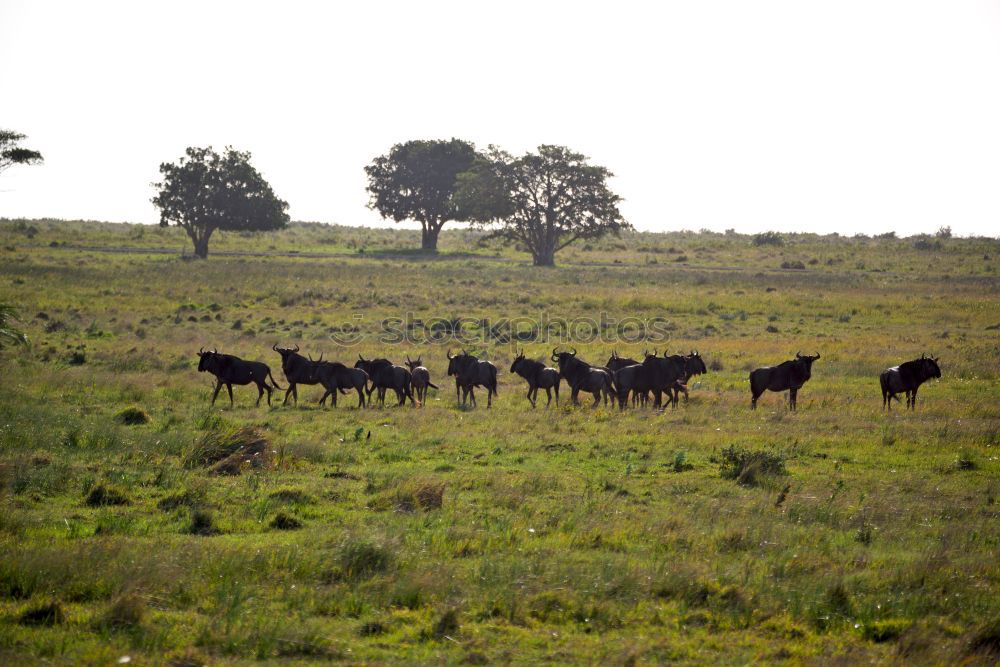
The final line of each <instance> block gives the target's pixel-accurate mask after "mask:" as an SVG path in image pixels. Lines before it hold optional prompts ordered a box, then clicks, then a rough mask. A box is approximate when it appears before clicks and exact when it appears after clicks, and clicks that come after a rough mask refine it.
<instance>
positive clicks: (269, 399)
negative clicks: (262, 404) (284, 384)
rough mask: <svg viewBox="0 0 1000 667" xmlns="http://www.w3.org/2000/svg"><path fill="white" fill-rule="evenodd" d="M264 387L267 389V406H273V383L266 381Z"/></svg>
mask: <svg viewBox="0 0 1000 667" xmlns="http://www.w3.org/2000/svg"><path fill="white" fill-rule="evenodd" d="M264 389H267V407H271V385H269V384H268V383H266V382H265V383H264Z"/></svg>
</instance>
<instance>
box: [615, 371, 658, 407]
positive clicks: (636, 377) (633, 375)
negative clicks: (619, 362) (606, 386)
mask: <svg viewBox="0 0 1000 667" xmlns="http://www.w3.org/2000/svg"><path fill="white" fill-rule="evenodd" d="M649 376H650V372H649V368H648V367H647V366H645V365H643V364H630V365H628V366H625V367H624V368H619V369H618V370H616V371H615V372H614V386H615V390H616V392H617V395H618V409H619V410H624V409H625V405H626V404H628V396H629V393H631V394H632V406H633V407H635V404H636V402H637V401H638V400H639V399H640V398H641V399H643V401H642V402H643V404H645V398H646V396H647V395H648V393H649V391H650V390H651V389H652V388H653V385H652V383H651V382H650V377H649Z"/></svg>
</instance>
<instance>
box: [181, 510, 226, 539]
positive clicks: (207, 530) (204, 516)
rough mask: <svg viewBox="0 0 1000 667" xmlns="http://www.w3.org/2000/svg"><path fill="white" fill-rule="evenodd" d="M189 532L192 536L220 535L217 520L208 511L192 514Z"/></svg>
mask: <svg viewBox="0 0 1000 667" xmlns="http://www.w3.org/2000/svg"><path fill="white" fill-rule="evenodd" d="M187 532H189V533H190V534H192V535H218V534H219V532H220V531H219V529H218V528H216V527H215V518H214V517H213V516H212V513H211V512H209V511H207V510H194V511H193V512H191V523H190V524H189V525H188V529H187Z"/></svg>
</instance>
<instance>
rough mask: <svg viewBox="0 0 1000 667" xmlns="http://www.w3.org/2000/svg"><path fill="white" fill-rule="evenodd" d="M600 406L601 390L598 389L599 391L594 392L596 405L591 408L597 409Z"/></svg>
mask: <svg viewBox="0 0 1000 667" xmlns="http://www.w3.org/2000/svg"><path fill="white" fill-rule="evenodd" d="M600 405H601V390H600V389H598V390H597V391H595V392H594V404H593V405H591V406H590V407H592V408H596V407H599V406H600Z"/></svg>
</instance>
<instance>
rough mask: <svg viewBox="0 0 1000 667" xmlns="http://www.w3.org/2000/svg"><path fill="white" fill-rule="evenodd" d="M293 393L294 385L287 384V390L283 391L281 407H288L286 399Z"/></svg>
mask: <svg viewBox="0 0 1000 667" xmlns="http://www.w3.org/2000/svg"><path fill="white" fill-rule="evenodd" d="M293 391H295V383H294V382H289V383H288V389H286V390H285V400H284V402H283V403H282V405H288V397H289V396H291V395H292V392H293Z"/></svg>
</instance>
